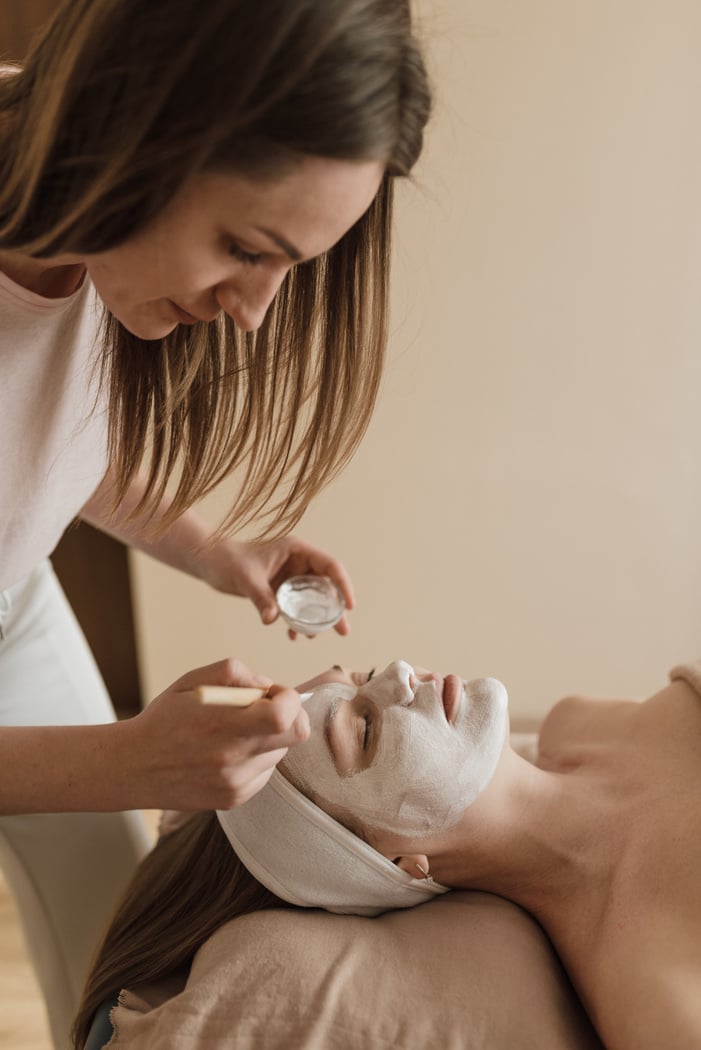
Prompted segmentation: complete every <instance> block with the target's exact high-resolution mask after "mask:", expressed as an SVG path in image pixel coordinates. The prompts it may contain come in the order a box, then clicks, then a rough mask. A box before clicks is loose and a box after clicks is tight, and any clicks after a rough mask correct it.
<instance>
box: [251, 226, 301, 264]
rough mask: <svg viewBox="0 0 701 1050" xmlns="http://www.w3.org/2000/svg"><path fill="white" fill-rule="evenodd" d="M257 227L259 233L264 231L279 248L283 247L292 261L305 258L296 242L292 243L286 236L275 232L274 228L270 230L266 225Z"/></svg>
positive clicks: (299, 260)
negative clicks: (295, 244)
mask: <svg viewBox="0 0 701 1050" xmlns="http://www.w3.org/2000/svg"><path fill="white" fill-rule="evenodd" d="M255 229H256V230H258V232H259V233H264V234H265V236H266V237H269V238H270V240H271V241H274V242H275V244H277V246H278V248H282V250H283V252H284V253H285V255H288V256H289V257H290V259H291V260H292V262H301V261H302V259H303V258H304V256H303V254H302V252H301V251H300V250H299V248H295V246H294V244H290V242H289V241H288V240H286V238H285V237H282V236H281V235H280V234H279V233H275V231H274V230H269V229H267V227H265V226H256V227H255Z"/></svg>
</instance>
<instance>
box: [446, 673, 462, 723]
mask: <svg viewBox="0 0 701 1050" xmlns="http://www.w3.org/2000/svg"><path fill="white" fill-rule="evenodd" d="M462 697H463V685H462V679H460V678H458V676H457V675H456V674H449V675H446V677H445V678H444V679H443V709H444V711H445V717H446V718H447V719H448V721H449V722H450V724H451V725H452V724H453V723H454V722H455V720H456V719H457V717H458V715H459V714H460V708H461V707H462Z"/></svg>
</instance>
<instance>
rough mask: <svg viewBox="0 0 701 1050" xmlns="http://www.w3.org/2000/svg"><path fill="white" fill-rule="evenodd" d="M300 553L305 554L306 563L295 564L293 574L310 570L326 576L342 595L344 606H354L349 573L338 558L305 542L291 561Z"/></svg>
mask: <svg viewBox="0 0 701 1050" xmlns="http://www.w3.org/2000/svg"><path fill="white" fill-rule="evenodd" d="M301 555H306V559H305V560H306V565H305V566H302V562H301V560H300V562H299V563H298V564H297V565H295V569H294V572H295V574H298V573H301V572H312V573H314V574H315V575H316V576H328V577H329V579H331V580H333V582H334V583H335V584H336V586H337V587H338V589H339V590H340V592H341V594H342V595H343V598H344V601H345V603H346V607H347V608H348V609H352V608H353V607H354V606H355V598H354V596H353V584H352V583H351V578H350V575H349V574H348V572H347V570H346V567H345V566H344V565H343V564H342V562H340V561H339V560H338V558H333V557H331V555H330V554H327V553H326V551H321V550H318V548H316V547H310V546H308V545H306V544H305V545H304V546H303V547H302V548H301V549H299V550H298V551H297V552H296V553H295V556H294V559H291V561H293V560H295V561H296V559H297V558H299V557H300V556H301ZM289 567H290V566H288V568H289Z"/></svg>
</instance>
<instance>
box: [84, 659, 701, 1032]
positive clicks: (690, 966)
mask: <svg viewBox="0 0 701 1050" xmlns="http://www.w3.org/2000/svg"><path fill="white" fill-rule="evenodd" d="M671 679H672V680H671V684H670V685H668V686H667V687H666V688H664V689H663V690H662V691H661V692H659V693H657V694H656V695H655V696H653V697H652V698H651V699H650V700H648V701H646V702H645V703H637V702H632V701H619V700H615V701H614V700H612V701H601V700H585V699H580V698H571V699H568V700H564V701H561V702H560V703H559V704H558V705H556V707H555V708H554V709H553V710H552V711H551V713H550V714H549V716H548V717H547V719H546V720H545V722H544V724H543V728H542V731H541V735H540V739H539V755H538V762H537V765H532V764H531V763H529V762H527V761H526V760H525V759H523V758H521V757H520V756H519V755H517V754H516V753H515V752H514V751H513V749H512V748H511V746H510V743H509V733H508V713H507V697H506V691H505V689H504V687H503V686H502V685H501V683H499V682H497V681H496V680H495V679H490V678H486V679H478V680H475V681H470V682H463V681H462V680H461V679H458V678H457V677H455V676H454V675H449V676H448V677H446V678H442V677H440V676H438V675H433V674H428V673H423V672H419V671H418V670H413V669H412V668H411V667H410V666H409V665H408V664H406V663H403V662H396V663H393V664H391V665H390V666H389V667H388V668H387V669H386V670H385V671H384V672H383V673H382V674H378V675H375V676H374V677H372V678H371V679H368V676H366V675H355V674H354V675H351V674H348V673H346V672H338V671H332V672H328V673H327V674H326V675H323V676H321V677H320V678H319V679H316V680H315V681H314V682H312V683H307V684H306V686H303V687H301V689H302V690H304V689H307V690H309V698H308V699H307V702H306V708H307V711H308V712H309V716H310V721H311V726H312V733H311V736H310V738H309V740H308V741H306V742H305V743H303V744H300V745H299V746H297V747H295V748H294V749H291V750H290V751H288V753H287V755H286V757H285V759H284V760H283V761H282V762H281V763H280V765H279V766H278V768H277V769H276V770H275V771H273V774H272V776H271V778H270V781H269V782H268V784H267V785H266V786H265V787H264V788H263V789H262V790H261V791H260V792H259V793H258V794H257V795H256V796H254V797H253V798H252V799H251V800H250V801H249V802H247V803H246V804H245V805H243V806H241V807H239V808H237V809H234V810H230V811H227V812H219V813H217V814H214V813H201V814H197V815H195V816H193V817H192V818H190V819H189V820H188V822H187V823H186V824H185V825H184V826H182V827H181V828H180V829H179V830H177V831H175V832H173V833H171V834H170V835H168V836H166V837H164V838H163V839H162V840H161V842H160V843H159V844H158V846H157V847H156V848H155V849H154V851H153V852H152V854H151V855H150V856H149V857H147V858H146V860H145V861H144V862H143V864H142V866H141V869H140V871H139V872H138V873H137V876H136V878H135V880H134V882H133V884H132V886H131V887H130V890H129V891H128V893H127V895H126V897H125V899H124V901H123V903H122V905H121V907H120V908H119V910H118V912H117V914H116V916H115V918H114V921H113V923H112V925H111V927H110V930H109V931H108V933H107V936H106V939H105V942H104V944H103V945H102V948H101V950H100V953H99V956H98V960H97V962H96V964H95V967H94V969H93V972H92V974H91V976H90V978H89V981H88V985H87V990H86V993H85V998H84V1001H83V1005H82V1008H81V1012H80V1014H79V1017H78V1020H77V1023H76V1042H75V1046H76V1047H79V1048H80V1047H82V1046H83V1044H84V1041H85V1038H86V1033H87V1031H88V1029H89V1027H90V1023H91V1019H92V1017H93V1015H94V1013H95V1011H96V1010H97V1008H98V1006H99V1005H100V1003H101V1002H102V1001H103V1000H104V999H105V998H107V997H109V996H110V995H112V994H113V993H114V992H116V991H118V990H119V989H120V988H121V987H133V986H135V985H138V984H140V983H143V982H146V981H152V980H156V979H157V978H159V977H162V976H164V975H166V974H169V973H171V972H174V971H177V970H178V969H179V968H182V967H186V966H188V965H189V963H190V962H191V960H192V957H193V955H194V953H195V952H196V950H197V949H198V948H199V947H200V946H201V944H202V943H203V942H204V941H205V940H206V939H207V938H208V937H209V936H210V935H211V934H212V933H213V932H214V931H215V930H216V929H217V928H218V927H219V926H221V925H222V924H223V923H225V922H227V921H228V920H230V919H232V918H234V917H236V916H239V915H243V914H246V913H249V912H251V911H256V910H260V909H263V908H270V907H279V906H280V904H281V902H282V901H284V902H287V903H288V904H291V905H297V906H301V907H317V908H325V909H327V910H329V911H335V912H341V913H352V914H360V915H363V914H364V915H375V914H378V913H380V912H382V911H385V910H388V909H394V908H407V907H412V906H414V905H416V904H421V903H423V902H425V901H427V900H430V899H431V898H432V897H434V896H436V895H437V894H442V893H445V892H446V891H447V889H449V888H464V889H479V890H485V891H489V892H492V893H495V894H498V895H500V896H502V897H505V898H508V899H510V900H512V901H514V902H516V903H517V904H519V905H521V906H522V907H523V908H525V909H527V910H528V911H529V912H530V913H531V914H532V915H533V916H534V917H535V918H536V919H537V920H538V921H539V922H540V923H541V925H542V926H543V927H544V929H545V930H546V932H547V933H548V935H549V936H550V939H551V941H552V942H553V944H554V946H555V948H556V950H557V952H558V953H559V955H560V958H561V959H562V961H563V963H564V965H565V967H566V969H567V971H568V973H569V975H570V978H571V980H572V982H573V983H574V985H575V987H576V988H577V990H578V992H579V994H580V996H581V998H582V1001H583V1003H584V1005H585V1007H586V1009H587V1011H588V1013H589V1015H590V1017H591V1019H592V1021H593V1023H594V1025H595V1026H596V1028H597V1030H598V1032H599V1035H600V1037H601V1039H602V1041H603V1043H604V1044H605V1045H606V1047H607V1048H609V1050H660V1048H661V1047H674V1048H675V1050H686V1048H689V1050H691V1048H692V1047H698V1046H701V997H700V996H699V994H698V992H699V989H700V988H701V948H700V947H699V946H700V945H701V895H700V894H699V891H698V872H699V870H701V806H699V794H700V788H701V762H699V747H700V744H699V741H701V703H700V702H699V692H701V664H696V665H688V666H684V667H679V668H676V669H675V670H674V671H673V672H672V675H671ZM261 702H265V701H261ZM459 979H460V978H459V975H456V980H459Z"/></svg>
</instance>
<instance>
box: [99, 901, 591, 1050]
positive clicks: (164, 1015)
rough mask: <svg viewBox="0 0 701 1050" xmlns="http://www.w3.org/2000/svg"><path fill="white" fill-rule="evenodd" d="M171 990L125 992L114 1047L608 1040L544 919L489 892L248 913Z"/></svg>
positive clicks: (514, 1044)
mask: <svg viewBox="0 0 701 1050" xmlns="http://www.w3.org/2000/svg"><path fill="white" fill-rule="evenodd" d="M171 992H172V989H170V990H169V991H168V993H167V994H171ZM163 995H164V991H163V989H159V988H151V989H140V990H139V991H138V994H137V993H135V992H128V993H125V994H124V995H123V1005H120V1006H118V1007H116V1009H115V1010H114V1011H113V1014H112V1019H113V1022H114V1023H115V1024H116V1026H117V1035H116V1036H115V1038H114V1039H113V1040H112V1042H111V1043H110V1050H122V1048H124V1050H126V1048H129V1050H146V1048H147V1047H148V1050H225V1048H227V1050H229V1048H231V1047H235V1048H237V1050H254V1048H255V1050H302V1048H304V1050H390V1048H392V1050H395V1048H400V1050H429V1048H430V1050H595V1048H596V1050H603V1048H602V1045H601V1043H600V1042H599V1041H598V1039H597V1038H596V1036H595V1035H594V1032H593V1030H592V1028H591V1025H590V1024H589V1022H588V1020H587V1018H586V1016H585V1015H584V1013H583V1011H582V1008H581V1006H580V1005H579V1002H578V1000H577V998H576V996H575V994H574V992H573V990H572V987H571V985H570V984H569V981H568V980H567V978H566V977H565V975H564V973H563V970H562V967H561V965H560V963H559V961H558V959H557V957H556V956H555V954H554V952H553V951H552V949H551V947H550V943H549V941H548V939H547V938H546V937H545V935H544V934H543V932H542V930H541V928H540V926H539V925H538V924H537V923H536V922H534V921H533V920H532V919H531V918H530V917H529V916H528V915H527V914H526V913H525V912H523V911H522V910H521V909H520V908H517V907H516V906H515V905H513V904H510V903H509V902H507V901H505V900H503V899H501V898H499V897H495V896H492V895H490V894H484V893H467V892H454V893H449V894H446V895H445V896H444V897H439V898H437V899H436V900H435V901H432V902H431V903H430V904H425V905H422V906H421V907H418V908H413V909H411V910H407V911H398V912H389V913H387V914H385V915H381V916H380V917H378V918H376V919H365V918H356V917H353V916H339V915H330V914H327V913H326V912H321V911H297V910H290V911H287V910H285V911H282V910H275V911H268V912H259V913H257V914H254V915H247V916H245V917H243V918H241V919H236V920H234V921H233V922H230V923H227V925H225V926H223V927H222V928H221V929H220V930H218V931H217V933H216V934H215V935H214V936H213V937H211V938H210V940H209V941H208V942H207V943H206V944H205V945H204V946H203V947H202V948H201V949H200V951H199V952H198V954H197V956H196V958H195V961H194V963H193V966H192V970H191V973H190V976H189V978H188V979H187V982H186V984H185V986H184V988H183V989H182V991H180V992H179V993H178V994H175V995H172V997H171V998H168V999H167V1000H166V1001H164V1002H160V1000H161V999H162V998H163ZM159 1003H160V1005H159Z"/></svg>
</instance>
